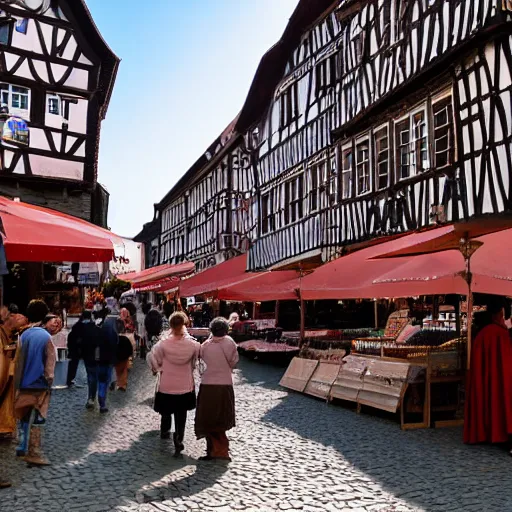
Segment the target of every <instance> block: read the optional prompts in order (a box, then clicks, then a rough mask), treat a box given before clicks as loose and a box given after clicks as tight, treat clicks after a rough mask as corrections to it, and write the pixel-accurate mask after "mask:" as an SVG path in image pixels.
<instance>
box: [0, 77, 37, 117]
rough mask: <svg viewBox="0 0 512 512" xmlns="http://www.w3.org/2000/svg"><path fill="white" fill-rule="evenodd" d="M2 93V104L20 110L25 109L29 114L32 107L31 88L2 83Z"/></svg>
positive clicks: (0, 89)
mask: <svg viewBox="0 0 512 512" xmlns="http://www.w3.org/2000/svg"><path fill="white" fill-rule="evenodd" d="M0 94H1V96H2V106H7V107H8V108H9V109H16V110H18V111H20V110H23V111H26V113H27V114H28V110H29V109H30V89H27V88H25V87H18V86H16V85H10V84H0ZM16 113H19V112H16Z"/></svg>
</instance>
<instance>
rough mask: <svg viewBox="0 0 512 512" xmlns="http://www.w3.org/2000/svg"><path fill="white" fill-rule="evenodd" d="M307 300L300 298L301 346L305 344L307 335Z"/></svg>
mask: <svg viewBox="0 0 512 512" xmlns="http://www.w3.org/2000/svg"><path fill="white" fill-rule="evenodd" d="M305 310H306V301H305V300H304V299H302V298H301V299H300V342H299V348H300V347H302V345H303V344H304V338H305V335H306V311H305Z"/></svg>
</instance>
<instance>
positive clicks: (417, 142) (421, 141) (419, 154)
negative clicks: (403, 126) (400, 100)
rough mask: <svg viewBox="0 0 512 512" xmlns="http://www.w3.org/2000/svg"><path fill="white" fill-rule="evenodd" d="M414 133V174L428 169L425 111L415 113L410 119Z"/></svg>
mask: <svg viewBox="0 0 512 512" xmlns="http://www.w3.org/2000/svg"><path fill="white" fill-rule="evenodd" d="M412 121H413V133H414V167H415V171H416V173H419V172H422V171H425V170H427V169H428V131H427V119H426V115H425V111H424V110H422V111H420V112H416V113H415V114H413V117H412Z"/></svg>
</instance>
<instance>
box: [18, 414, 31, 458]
mask: <svg viewBox="0 0 512 512" xmlns="http://www.w3.org/2000/svg"><path fill="white" fill-rule="evenodd" d="M18 437H19V444H18V446H16V456H17V457H25V455H26V454H27V451H28V445H29V442H30V423H29V422H28V421H20V422H19V425H18Z"/></svg>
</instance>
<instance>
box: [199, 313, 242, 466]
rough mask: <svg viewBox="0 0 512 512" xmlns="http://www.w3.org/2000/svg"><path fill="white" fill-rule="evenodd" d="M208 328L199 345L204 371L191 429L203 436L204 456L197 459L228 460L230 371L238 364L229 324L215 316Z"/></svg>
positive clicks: (232, 420) (231, 400) (232, 415)
mask: <svg viewBox="0 0 512 512" xmlns="http://www.w3.org/2000/svg"><path fill="white" fill-rule="evenodd" d="M210 331H211V336H210V338H209V339H208V340H207V341H205V342H204V343H203V345H202V346H201V353H200V357H201V359H202V360H203V361H204V363H205V364H206V370H205V371H204V373H203V376H202V378H201V387H200V388H199V396H198V398H197V411H196V421H195V431H196V437H197V439H202V438H206V456H204V457H201V458H200V460H211V459H223V460H231V459H230V457H229V440H228V438H227V436H226V432H227V431H228V430H231V429H232V428H233V427H234V426H235V393H234V390H233V377H232V373H233V368H234V367H235V366H236V364H237V363H238V351H237V347H236V344H235V342H234V341H233V340H232V339H231V338H230V337H229V336H228V335H227V334H228V331H229V324H228V321H227V320H226V319H225V318H215V319H214V320H213V321H212V323H211V324H210Z"/></svg>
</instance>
